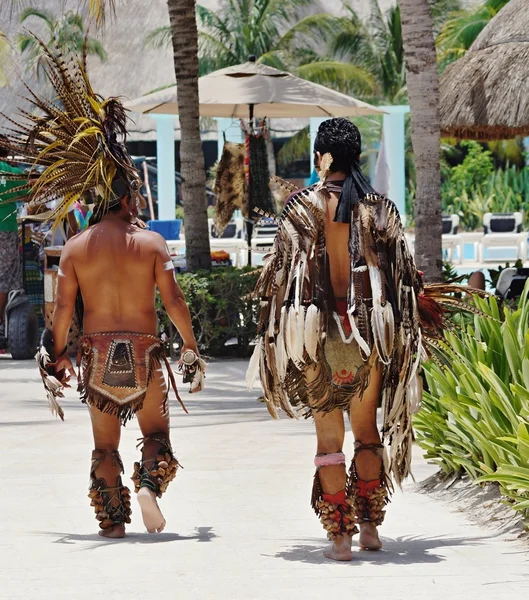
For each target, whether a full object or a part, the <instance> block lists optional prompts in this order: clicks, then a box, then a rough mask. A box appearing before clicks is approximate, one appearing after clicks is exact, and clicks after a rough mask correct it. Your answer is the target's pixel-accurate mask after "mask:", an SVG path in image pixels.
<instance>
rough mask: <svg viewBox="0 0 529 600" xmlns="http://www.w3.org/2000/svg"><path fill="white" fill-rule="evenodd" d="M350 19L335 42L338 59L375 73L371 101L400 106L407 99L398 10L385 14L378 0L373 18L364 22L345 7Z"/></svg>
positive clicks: (374, 1) (374, 2) (373, 0)
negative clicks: (374, 90)
mask: <svg viewBox="0 0 529 600" xmlns="http://www.w3.org/2000/svg"><path fill="white" fill-rule="evenodd" d="M344 7H345V9H346V11H347V16H346V17H344V18H342V19H341V27H340V30H339V31H338V33H337V34H336V36H335V38H334V41H333V44H332V46H333V50H334V52H335V53H337V54H338V55H339V56H341V57H343V58H344V59H347V60H348V61H351V62H352V63H353V64H356V65H358V66H359V67H360V68H363V69H364V70H366V71H368V72H369V73H372V74H373V76H374V78H375V81H376V84H377V87H376V94H375V96H374V97H373V98H371V100H372V101H379V102H384V103H386V104H399V103H401V102H403V101H404V100H405V98H406V74H405V69H404V50H403V47H402V31H401V22H400V10H399V7H398V6H396V7H393V8H390V9H389V10H388V11H387V12H386V13H385V14H384V13H382V10H381V9H380V6H379V4H378V1H377V0H371V2H370V8H371V10H370V16H369V17H368V18H367V19H366V20H365V21H362V19H360V17H359V16H358V14H357V13H356V11H355V10H354V9H353V8H352V7H350V6H349V5H344Z"/></svg>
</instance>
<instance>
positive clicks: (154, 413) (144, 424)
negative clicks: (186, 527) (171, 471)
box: [136, 368, 169, 533]
mask: <svg viewBox="0 0 529 600" xmlns="http://www.w3.org/2000/svg"><path fill="white" fill-rule="evenodd" d="M166 396H167V384H166V382H165V378H164V375H163V371H162V369H161V368H159V369H158V370H157V371H156V373H155V375H154V377H153V378H152V381H151V382H150V384H149V387H148V389H147V396H146V398H145V401H144V403H143V408H142V409H141V410H140V411H138V413H137V414H136V416H137V418H138V423H139V425H140V429H141V432H142V434H143V437H148V436H151V435H153V434H158V436H160V437H163V438H165V439H167V441H169V412H168V410H166V411H165V412H164V411H163V408H162V407H163V403H164V400H165V398H166ZM159 448H160V444H159V443H158V442H156V441H154V440H151V439H148V440H145V443H144V446H143V454H142V458H143V462H144V464H146V465H147V467H149V466H151V465H153V464H154V463H155V461H156V455H157V454H158V450H159ZM138 503H139V505H140V507H141V513H142V517H143V522H144V524H145V527H146V529H147V531H148V532H149V533H156V532H158V533H160V532H161V531H163V529H164V527H165V519H164V516H163V514H162V512H161V510H160V507H159V506H158V502H157V500H156V493H155V492H153V491H152V490H151V489H149V488H148V487H141V488H140V490H139V491H138Z"/></svg>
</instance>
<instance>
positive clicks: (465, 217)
mask: <svg viewBox="0 0 529 600" xmlns="http://www.w3.org/2000/svg"><path fill="white" fill-rule="evenodd" d="M483 152H484V151H483ZM460 167H463V165H458V166H456V167H453V168H452V170H451V176H450V177H449V178H448V179H445V180H444V181H443V183H442V186H441V198H442V204H443V213H447V214H457V215H459V217H460V219H461V229H463V230H467V231H472V230H475V229H479V228H480V227H481V226H482V223H483V215H484V214H485V213H486V212H494V213H506V212H516V211H522V212H523V213H524V227H528V226H529V212H528V211H527V210H524V208H525V207H526V206H527V202H528V201H529V169H527V168H524V169H518V168H516V167H514V166H511V167H508V168H507V169H505V170H503V169H498V170H497V171H494V172H491V173H489V174H488V175H487V176H486V177H485V173H486V172H487V169H486V168H485V167H483V168H482V169H481V170H480V169H478V168H477V167H476V170H475V172H473V171H470V170H467V171H463V170H459V171H458V169H460ZM465 177H466V179H465Z"/></svg>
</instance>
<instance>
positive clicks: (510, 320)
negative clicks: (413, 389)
mask: <svg viewBox="0 0 529 600" xmlns="http://www.w3.org/2000/svg"><path fill="white" fill-rule="evenodd" d="M475 302H476V305H477V307H478V308H479V309H480V310H481V311H482V312H483V316H475V317H474V321H473V323H469V324H467V326H466V327H465V328H464V332H463V333H462V334H456V333H454V332H449V333H447V334H446V345H447V352H448V355H449V356H450V361H449V368H448V367H447V366H446V365H444V364H441V362H439V361H438V362H435V361H430V362H429V363H428V364H427V365H426V368H425V372H426V380H427V383H428V390H429V391H428V392H426V393H425V395H424V401H423V406H422V410H421V412H420V413H419V414H418V415H417V416H416V418H415V428H416V431H417V440H418V443H419V445H420V446H421V447H422V448H423V449H424V450H425V452H426V457H427V458H428V459H430V460H431V461H433V462H435V463H437V464H439V466H440V467H441V469H442V470H443V471H445V472H446V473H462V472H466V473H467V474H468V475H469V476H470V478H471V479H472V480H474V481H475V482H476V483H481V482H485V481H492V482H496V483H498V484H499V485H500V486H501V490H502V493H503V494H504V495H505V496H506V497H507V498H509V499H510V500H511V501H512V502H513V508H515V509H516V510H520V511H522V512H523V513H524V514H525V516H529V333H528V332H529V284H528V285H526V287H525V290H524V292H523V294H522V296H521V298H520V301H519V305H518V308H517V309H516V310H515V311H511V310H510V309H508V308H506V307H504V308H503V309H501V308H500V306H499V305H498V302H497V300H496V298H494V297H490V298H488V299H479V298H476V299H475Z"/></svg>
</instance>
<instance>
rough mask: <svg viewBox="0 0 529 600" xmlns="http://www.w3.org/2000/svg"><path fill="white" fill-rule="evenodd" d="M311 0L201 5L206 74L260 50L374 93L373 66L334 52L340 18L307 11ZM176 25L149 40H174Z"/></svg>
mask: <svg viewBox="0 0 529 600" xmlns="http://www.w3.org/2000/svg"><path fill="white" fill-rule="evenodd" d="M309 4H310V0H292V1H291V2H283V1H281V0H227V1H226V2H224V3H223V4H222V6H221V8H220V9H218V10H217V11H215V10H213V9H210V8H207V7H205V6H201V5H197V18H198V22H199V59H200V60H199V65H200V71H199V72H200V75H205V74H207V73H210V72H212V71H215V70H217V69H222V68H223V67H229V66H233V65H237V64H240V63H243V62H245V61H246V60H248V57H249V56H252V55H253V56H255V57H256V58H257V60H258V61H259V62H263V63H265V64H268V65H270V66H273V67H275V68H278V69H285V70H290V71H293V72H295V73H296V74H297V75H298V76H300V77H303V78H305V79H309V80H311V81H314V82H316V83H321V84H323V85H331V87H334V88H335V89H338V90H340V91H344V92H347V91H351V90H352V89H353V87H354V89H355V90H356V91H357V92H358V91H359V92H360V93H364V94H370V93H372V92H373V90H374V87H375V85H374V79H373V77H372V75H371V74H370V72H368V71H366V70H365V69H363V68H361V67H358V66H357V65H355V64H352V63H350V62H341V61H339V60H336V59H335V57H334V56H333V55H332V52H331V48H330V46H329V44H327V43H326V40H328V39H332V37H333V34H334V32H335V31H336V30H337V28H338V27H339V25H340V21H339V20H338V19H336V18H334V17H332V16H331V15H329V14H326V13H319V14H310V15H308V16H302V12H301V10H302V9H303V8H304V7H307V6H308V5H309ZM170 40H171V37H170V29H169V28H168V27H160V28H158V29H155V30H154V31H152V32H150V33H149V34H148V35H147V37H146V44H147V45H148V46H152V47H164V46H168V45H169V44H170Z"/></svg>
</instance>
